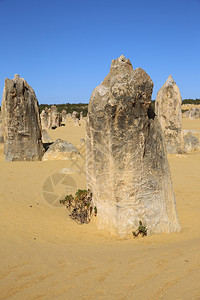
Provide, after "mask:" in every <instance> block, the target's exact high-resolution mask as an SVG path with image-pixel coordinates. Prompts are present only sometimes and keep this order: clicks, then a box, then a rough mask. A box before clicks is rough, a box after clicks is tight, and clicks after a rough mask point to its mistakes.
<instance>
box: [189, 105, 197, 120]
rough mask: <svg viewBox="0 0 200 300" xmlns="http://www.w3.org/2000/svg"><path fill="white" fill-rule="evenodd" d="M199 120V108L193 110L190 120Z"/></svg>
mask: <svg viewBox="0 0 200 300" xmlns="http://www.w3.org/2000/svg"><path fill="white" fill-rule="evenodd" d="M198 118H200V109H199V108H198V107H194V108H191V109H190V112H189V119H190V120H195V119H198Z"/></svg>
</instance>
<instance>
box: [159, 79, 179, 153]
mask: <svg viewBox="0 0 200 300" xmlns="http://www.w3.org/2000/svg"><path fill="white" fill-rule="evenodd" d="M181 104H182V98H181V94H180V90H179V88H178V86H177V85H176V82H175V81H174V80H173V78H172V76H171V75H170V76H169V77H168V78H167V80H166V82H165V83H164V85H163V86H162V87H161V89H160V90H159V91H158V94H157V97H156V102H155V113H156V115H157V116H158V119H159V121H160V124H161V128H162V130H163V133H164V137H165V143H166V149H167V152H168V153H182V134H181V130H182V112H181Z"/></svg>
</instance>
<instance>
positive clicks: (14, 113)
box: [2, 75, 44, 161]
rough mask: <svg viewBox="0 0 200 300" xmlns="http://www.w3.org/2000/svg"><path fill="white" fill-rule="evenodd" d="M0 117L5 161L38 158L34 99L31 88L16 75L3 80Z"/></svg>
mask: <svg viewBox="0 0 200 300" xmlns="http://www.w3.org/2000/svg"><path fill="white" fill-rule="evenodd" d="M2 120H3V135H4V156H5V160H6V161H24V160H27V161H29V160H41V158H42V155H43V153H44V148H43V144H42V140H41V122H40V115H39V106H38V100H37V98H36V95H35V92H34V90H33V89H32V88H31V87H30V86H29V85H28V83H27V82H26V81H25V80H24V79H23V78H20V77H19V75H15V77H14V79H8V78H6V79H5V86H4V91H3V100H2Z"/></svg>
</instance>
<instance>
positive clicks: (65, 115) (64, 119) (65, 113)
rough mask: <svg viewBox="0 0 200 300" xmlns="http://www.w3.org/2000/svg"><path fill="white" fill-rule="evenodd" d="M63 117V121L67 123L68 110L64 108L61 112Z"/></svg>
mask: <svg viewBox="0 0 200 300" xmlns="http://www.w3.org/2000/svg"><path fill="white" fill-rule="evenodd" d="M61 118H62V121H61V122H62V123H66V121H67V112H66V110H65V109H63V110H62V112H61Z"/></svg>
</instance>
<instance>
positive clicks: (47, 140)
mask: <svg viewBox="0 0 200 300" xmlns="http://www.w3.org/2000/svg"><path fill="white" fill-rule="evenodd" d="M42 142H43V144H50V143H53V140H52V138H51V137H50V135H49V134H48V132H47V131H46V130H45V129H42Z"/></svg>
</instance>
